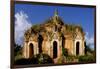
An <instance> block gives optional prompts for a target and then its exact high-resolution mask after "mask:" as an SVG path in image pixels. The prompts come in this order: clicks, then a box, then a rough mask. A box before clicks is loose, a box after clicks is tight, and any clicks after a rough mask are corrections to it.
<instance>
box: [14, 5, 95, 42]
mask: <svg viewBox="0 0 100 69" xmlns="http://www.w3.org/2000/svg"><path fill="white" fill-rule="evenodd" d="M55 9H57V10H58V15H59V16H60V17H61V18H62V20H63V21H64V23H66V24H77V25H81V26H82V28H83V30H84V32H85V33H86V37H87V39H92V40H93V38H94V17H95V16H94V11H95V9H94V8H86V7H70V6H47V5H31V4H15V15H16V14H17V13H19V12H23V13H24V14H25V15H27V21H28V22H30V23H31V24H40V23H43V22H44V21H45V20H47V19H49V18H50V17H52V16H53V15H54V11H55ZM90 42H91V41H90Z"/></svg>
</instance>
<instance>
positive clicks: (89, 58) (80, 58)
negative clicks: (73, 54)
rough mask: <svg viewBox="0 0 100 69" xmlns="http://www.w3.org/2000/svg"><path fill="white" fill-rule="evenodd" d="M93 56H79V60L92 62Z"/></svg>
mask: <svg viewBox="0 0 100 69" xmlns="http://www.w3.org/2000/svg"><path fill="white" fill-rule="evenodd" d="M94 61H95V57H94V56H90V55H85V56H79V62H94Z"/></svg>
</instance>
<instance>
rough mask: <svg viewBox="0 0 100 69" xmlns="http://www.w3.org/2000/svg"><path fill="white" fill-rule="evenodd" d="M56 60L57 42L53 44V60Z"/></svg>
mask: <svg viewBox="0 0 100 69" xmlns="http://www.w3.org/2000/svg"><path fill="white" fill-rule="evenodd" d="M55 58H57V42H56V41H54V42H53V59H55Z"/></svg>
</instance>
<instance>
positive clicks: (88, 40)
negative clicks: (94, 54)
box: [85, 32, 94, 48]
mask: <svg viewBox="0 0 100 69" xmlns="http://www.w3.org/2000/svg"><path fill="white" fill-rule="evenodd" d="M85 40H86V44H87V45H90V46H91V48H93V46H94V35H92V36H90V35H89V33H88V32H86V36H85Z"/></svg>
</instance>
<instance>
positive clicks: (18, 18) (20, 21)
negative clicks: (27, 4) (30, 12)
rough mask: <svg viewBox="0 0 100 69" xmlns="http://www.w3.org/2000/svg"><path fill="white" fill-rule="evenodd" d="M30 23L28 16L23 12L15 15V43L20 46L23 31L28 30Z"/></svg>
mask: <svg viewBox="0 0 100 69" xmlns="http://www.w3.org/2000/svg"><path fill="white" fill-rule="evenodd" d="M31 26H32V23H31V22H30V21H29V20H28V16H27V14H26V13H24V12H23V11H20V12H18V13H16V14H15V42H16V43H17V44H20V45H22V43H23V36H24V33H25V30H27V29H28V28H30V27H31Z"/></svg>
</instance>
